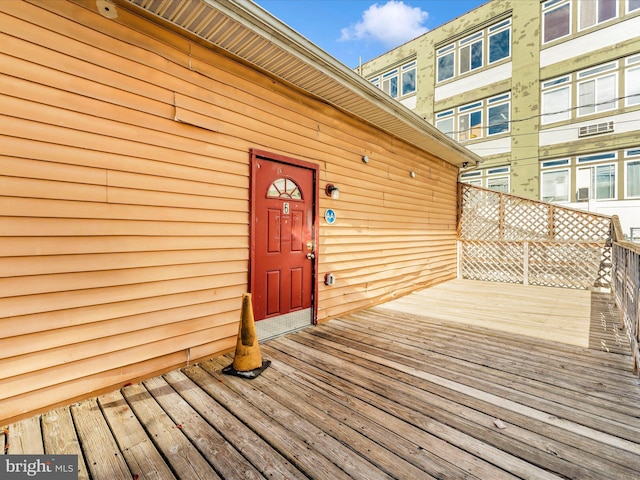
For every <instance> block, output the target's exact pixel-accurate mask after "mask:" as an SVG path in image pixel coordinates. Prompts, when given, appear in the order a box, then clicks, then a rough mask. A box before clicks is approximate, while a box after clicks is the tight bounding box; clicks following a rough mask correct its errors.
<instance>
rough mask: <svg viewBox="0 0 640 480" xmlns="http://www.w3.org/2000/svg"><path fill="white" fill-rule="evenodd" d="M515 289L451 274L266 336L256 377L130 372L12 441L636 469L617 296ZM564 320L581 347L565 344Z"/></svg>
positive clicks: (234, 460) (445, 470)
mask: <svg viewBox="0 0 640 480" xmlns="http://www.w3.org/2000/svg"><path fill="white" fill-rule="evenodd" d="M505 287H507V288H505V289H503V290H502V292H503V293H502V294H501V295H502V296H501V297H497V296H495V295H496V294H493V293H492V294H491V295H488V292H489V290H487V289H490V288H492V286H491V285H487V284H484V283H481V282H471V283H468V282H460V281H455V282H449V283H447V284H445V285H442V286H440V287H436V288H434V289H430V290H431V291H429V290H427V291H425V292H423V293H420V294H414V295H411V296H408V297H404V298H402V299H399V300H397V301H394V302H391V303H390V304H386V305H384V306H381V307H377V308H373V309H370V310H367V311H363V312H360V313H358V314H353V315H350V316H346V317H344V318H340V319H336V320H333V321H331V322H328V323H327V324H324V325H321V326H319V327H314V328H308V329H306V330H305V331H302V332H299V333H295V334H292V335H288V336H286V337H281V338H278V339H274V340H270V341H268V342H266V343H265V344H263V345H262V346H261V351H262V355H263V357H265V358H268V359H270V360H272V366H271V367H270V368H268V369H267V370H266V371H265V372H264V374H263V375H262V376H261V377H259V378H257V379H255V380H251V381H247V380H241V379H238V378H235V377H228V376H223V375H222V374H221V373H220V370H221V368H222V367H223V366H226V365H227V364H228V363H230V361H231V358H230V357H222V358H217V359H212V360H210V361H207V362H204V363H202V364H199V365H193V366H189V367H186V368H183V369H182V370H180V371H173V372H171V373H168V374H166V375H164V376H162V377H156V378H153V379H150V380H148V381H146V382H143V383H142V384H136V385H130V386H126V387H125V388H123V389H122V390H120V391H117V392H113V393H110V394H108V395H103V396H101V397H98V398H97V399H91V400H87V401H83V402H81V403H78V404H74V405H71V406H69V407H65V408H59V409H56V410H54V411H51V412H48V413H46V414H44V415H41V416H38V417H34V418H32V419H29V420H25V421H22V422H20V423H18V424H15V425H11V426H10V427H9V433H8V436H5V440H7V441H8V442H9V445H8V446H7V447H6V448H5V450H6V451H7V452H8V453H40V452H42V451H45V452H47V453H78V454H80V457H79V458H80V459H81V475H80V478H93V479H98V480H100V479H127V480H131V479H132V478H137V479H145V478H162V479H164V478H181V479H191V478H199V479H207V480H209V479H215V478H225V479H251V478H274V479H281V478H291V479H304V478H316V479H322V480H326V479H346V478H361V479H367V480H372V479H382V478H398V479H429V478H438V479H444V478H446V479H454V478H455V479H457V478H467V479H469V478H476V479H485V480H494V479H508V478H529V479H557V478H574V479H581V480H582V479H625V480H626V479H635V478H640V415H639V412H640V384H639V382H638V379H637V378H635V377H633V375H632V373H631V364H630V358H629V357H628V356H626V355H622V354H619V353H613V351H612V350H613V349H612V348H609V349H608V350H609V351H606V349H604V348H603V345H602V343H600V340H605V343H606V342H608V341H611V340H610V338H613V339H614V343H615V335H613V336H611V335H610V334H609V333H607V331H606V329H607V327H608V326H609V325H610V324H609V323H607V322H609V321H611V320H612V319H613V317H608V316H607V317H606V319H605V320H606V321H604V322H603V317H601V316H600V314H601V313H603V314H605V315H615V312H612V311H610V310H609V309H610V303H609V302H608V300H607V297H606V296H604V297H601V296H599V295H598V294H595V295H588V294H587V295H586V297H585V296H584V294H585V293H586V292H577V291H572V290H561V292H562V298H563V299H564V300H563V301H561V302H558V304H557V305H556V307H555V308H551V306H550V305H549V301H550V300H549V297H548V296H547V295H551V294H552V293H551V292H545V291H546V290H547V289H544V291H543V290H538V289H537V288H536V287H523V288H522V289H511V288H509V286H505ZM460 289H462V290H463V294H464V298H466V299H469V298H470V297H471V296H472V295H480V298H484V301H482V302H480V304H475V305H471V306H472V307H473V308H472V309H471V310H469V307H470V306H469V305H467V304H466V303H465V302H466V301H469V300H465V302H463V301H462V298H463V297H462V296H461V295H462V294H461V293H460V291H461V290H460ZM434 292H435V295H436V296H437V297H439V298H441V299H443V300H447V301H446V302H444V304H445V306H446V305H449V306H451V305H456V308H454V309H452V310H450V311H449V312H445V313H443V312H442V311H440V308H441V307H439V306H438V302H436V301H435V300H434V299H433V298H428V297H429V295H430V294H434ZM472 292H473V293H472ZM478 292H484V295H482V294H481V293H478ZM505 292H507V293H505ZM508 292H510V293H508ZM527 292H528V293H527ZM446 295H449V298H448V299H447V298H446V297H445V296H446ZM513 296H515V297H518V298H519V300H517V301H516V300H515V299H514V298H512V297H513ZM584 298H586V301H587V303H588V304H589V305H590V307H589V308H586V309H585V310H582V308H583V307H584V305H583V302H582V300H580V301H578V300H577V299H584ZM594 298H595V299H596V300H597V301H593V299H594ZM574 300H576V302H575V303H574ZM512 301H513V304H510V303H509V302H512ZM440 303H442V302H440ZM523 303H526V304H527V305H528V306H527V307H526V308H525V307H523V306H522V304H523ZM506 305H520V308H521V310H516V309H514V307H513V306H509V307H508V308H509V310H508V312H507V313H508V315H506V316H505V315H501V314H500V312H504V311H505V306H506ZM565 305H567V306H570V308H567V309H565V308H564V306H565ZM594 307H595V308H596V309H599V310H600V311H597V312H595V314H594V312H593V311H592V310H593V308H594ZM523 308H524V310H526V311H523V310H522V309H523ZM578 309H581V310H580V312H581V313H580V314H579V315H578V313H577V312H578ZM541 310H550V311H551V313H549V314H548V317H547V320H544V321H542V320H540V319H538V320H537V321H538V322H542V326H541V327H540V328H533V327H532V326H531V325H532V324H534V323H536V320H535V315H536V313H537V312H540V311H541ZM552 311H555V312H556V313H555V314H553V313H552ZM585 312H586V313H585ZM525 314H526V315H525ZM585 315H586V316H585ZM554 317H555V320H553V318H554ZM567 317H572V318H573V317H576V319H574V320H572V324H573V323H575V324H579V325H581V326H582V327H581V328H582V329H583V330H584V329H586V331H587V336H588V338H587V341H586V344H585V340H584V338H583V337H582V336H580V342H581V343H580V345H575V344H570V343H575V342H570V343H560V342H558V341H555V340H558V339H560V337H563V336H564V337H573V336H574V335H573V334H567V333H566V332H562V330H563V329H564V330H566V329H567V328H568V327H567V323H565V320H566V318H567ZM577 317H581V318H580V319H578V318H577ZM592 317H593V318H592ZM479 318H482V319H483V322H478V319H479ZM509 319H510V322H507V320H509ZM505 322H506V323H505ZM554 322H555V323H554ZM519 323H521V324H522V327H523V328H522V329H521V330H520V329H518V328H517V326H518V324H519ZM554 325H555V326H554ZM571 328H574V327H571ZM576 328H577V327H576ZM554 329H557V330H558V332H560V333H558V335H559V336H558V337H556V338H545V335H543V333H544V332H552V331H553V330H554ZM596 329H600V330H602V332H604V333H602V332H600V331H598V332H596V331H595V330H596ZM578 331H580V329H579V328H578ZM583 333H584V332H582V333H580V335H582V334H583ZM576 335H578V334H576ZM592 336H593V337H594V339H590V337H592ZM619 343H620V345H619V348H620V349H622V348H623V347H624V342H619ZM590 345H591V347H593V348H589V346H590ZM1 439H2V436H1V435H0V440H1Z"/></svg>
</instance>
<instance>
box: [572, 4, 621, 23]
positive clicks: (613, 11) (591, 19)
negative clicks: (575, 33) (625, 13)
mask: <svg viewBox="0 0 640 480" xmlns="http://www.w3.org/2000/svg"><path fill="white" fill-rule="evenodd" d="M617 3H618V2H617V0H589V1H587V2H585V1H582V2H578V10H579V29H580V30H584V29H585V28H589V27H592V26H594V25H598V24H599V23H603V22H606V21H607V20H611V19H612V18H615V17H616V16H617V14H618V12H617Z"/></svg>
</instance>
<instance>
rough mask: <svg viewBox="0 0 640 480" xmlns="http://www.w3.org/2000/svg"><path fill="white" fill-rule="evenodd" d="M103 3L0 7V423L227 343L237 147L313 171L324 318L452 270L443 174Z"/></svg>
mask: <svg viewBox="0 0 640 480" xmlns="http://www.w3.org/2000/svg"><path fill="white" fill-rule="evenodd" d="M76 3H77V4H76ZM117 8H118V13H119V15H118V18H117V19H116V20H115V21H112V20H107V19H105V18H103V17H101V16H100V15H98V14H97V13H95V2H93V1H82V0H79V1H78V2H75V3H74V2H62V1H61V2H21V1H14V0H11V1H5V2H0V23H1V24H2V25H3V29H2V32H0V97H1V98H0V101H1V102H2V109H3V115H2V116H0V145H1V147H2V148H1V149H0V332H2V336H1V337H0V361H1V362H2V368H1V369H0V392H1V393H0V398H1V399H2V405H3V409H2V414H0V416H3V417H7V418H11V417H16V416H19V415H21V414H24V413H26V412H31V411H34V410H37V409H41V408H45V407H48V406H50V405H53V404H57V403H60V402H65V401H68V400H70V399H75V398H80V397H82V396H86V395H89V394H90V393H93V392H97V391H103V390H105V389H109V388H111V387H115V386H120V385H122V384H125V383H127V382H129V381H132V380H133V379H136V378H140V377H144V376H148V375H151V374H153V373H157V372H161V371H165V370H167V369H170V368H173V367H175V366H178V365H182V364H184V363H185V362H187V361H188V360H195V359H198V358H202V357H205V356H210V355H215V354H218V353H220V352H222V351H225V350H227V349H230V348H233V346H234V345H235V336H236V334H237V321H238V319H239V309H240V296H241V294H242V293H244V292H246V291H247V288H248V284H247V281H248V261H249V245H250V243H249V242H250V239H249V230H250V229H249V221H250V219H249V170H250V169H249V149H250V148H258V149H261V150H266V151H271V152H274V153H277V154H282V155H287V156H291V157H294V158H298V159H301V160H305V161H309V162H313V163H316V164H318V165H319V166H320V178H319V188H320V205H319V214H320V217H322V216H323V215H324V211H325V210H326V209H327V208H334V209H335V210H336V212H337V214H338V221H337V223H336V224H335V225H332V226H328V225H326V224H325V222H324V220H323V219H322V218H320V221H319V224H320V245H319V246H318V254H319V257H318V258H319V270H320V276H322V275H324V273H327V272H332V273H334V274H335V275H336V277H337V279H338V282H337V284H336V285H335V286H333V287H326V286H325V285H324V284H322V282H321V281H320V285H319V294H320V295H319V297H320V298H319V312H318V316H319V319H320V320H324V319H327V318H330V317H332V316H336V315H340V314H343V313H346V312H349V311H353V310H357V309H360V308H364V307H367V306H370V305H373V304H376V303H380V302H382V301H384V300H386V299H390V298H393V297H395V296H399V295H403V294H406V293H409V292H410V291H412V290H413V289H415V288H418V287H421V286H426V285H431V284H435V283H439V282H441V281H444V280H447V279H449V278H452V277H453V276H455V260H456V230H455V229H456V225H455V222H456V197H455V195H456V178H457V170H456V169H455V168H454V167H452V166H451V165H449V164H446V163H445V162H443V161H442V160H440V159H436V158H433V157H432V156H431V155H429V154H428V153H425V152H422V151H419V150H417V149H416V148H414V147H412V146H410V145H407V144H405V143H403V142H402V141H400V140H399V139H397V138H395V137H390V136H389V135H386V134H384V133H383V132H381V131H379V130H377V129H376V128H374V127H372V126H371V125H368V124H363V123H362V122H361V121H360V120H358V119H356V118H352V117H349V116H347V115H345V114H343V113H341V112H339V111H338V110H336V109H335V108H333V107H332V106H330V105H327V104H325V103H322V102H318V101H317V100H316V99H314V98H311V97H309V96H306V95H304V94H303V93H301V92H299V91H297V90H295V89H292V88H290V87H289V86H287V85H285V84H283V83H282V82H279V81H278V80H276V79H273V78H268V77H266V76H264V75H263V74H262V73H260V72H257V71H254V70H251V69H250V68H248V67H246V66H243V65H242V64H240V63H237V62H233V61H230V60H229V59H227V58H225V57H223V56H221V55H219V54H218V53H216V52H215V51H213V50H210V49H207V48H205V47H203V46H201V45H197V44H193V43H191V42H189V41H188V40H186V39H184V38H181V37H180V36H178V35H177V34H175V33H172V32H170V31H168V30H164V29H161V28H159V27H157V26H154V25H152V24H150V23H148V22H147V21H146V20H144V19H142V18H141V17H137V16H135V15H132V14H131V13H129V12H127V11H126V9H123V8H121V7H117ZM181 116H182V117H183V118H182V120H183V121H182V122H181V121H180V120H181ZM176 117H177V121H176ZM186 122H190V123H192V124H189V123H186ZM365 154H366V155H368V156H369V158H370V162H369V163H368V164H366V165H365V164H364V163H362V162H361V160H360V159H361V156H362V155H365ZM411 171H414V172H416V177H415V178H411V177H410V175H409V173H410V172H411ZM327 183H335V184H336V185H338V186H339V187H340V191H341V193H340V199H339V200H337V201H334V200H331V199H329V198H328V197H326V195H325V194H324V188H325V185H326V184H327Z"/></svg>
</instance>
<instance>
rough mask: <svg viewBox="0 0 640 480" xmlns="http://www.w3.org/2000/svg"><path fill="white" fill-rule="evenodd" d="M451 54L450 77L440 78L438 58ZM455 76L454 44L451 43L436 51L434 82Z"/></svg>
mask: <svg viewBox="0 0 640 480" xmlns="http://www.w3.org/2000/svg"><path fill="white" fill-rule="evenodd" d="M449 55H451V57H452V60H451V61H452V65H453V71H452V72H451V76H450V77H446V78H443V79H440V59H441V58H444V57H447V56H449ZM455 77H456V45H455V43H452V44H451V45H447V46H446V47H442V48H439V49H438V50H437V52H436V83H440V82H446V81H447V80H451V79H452V78H455Z"/></svg>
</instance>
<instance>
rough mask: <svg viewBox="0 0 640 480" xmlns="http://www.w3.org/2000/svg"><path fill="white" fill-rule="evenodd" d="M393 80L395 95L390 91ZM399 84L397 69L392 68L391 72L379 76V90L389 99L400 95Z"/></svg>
mask: <svg viewBox="0 0 640 480" xmlns="http://www.w3.org/2000/svg"><path fill="white" fill-rule="evenodd" d="M394 80H395V95H393V92H392V91H391V87H392V85H393V83H394ZM399 82H400V75H399V69H397V68H394V69H393V70H389V71H388V72H386V73H383V74H382V75H381V76H380V88H381V89H382V91H383V92H384V93H386V94H387V95H389V96H390V97H391V98H398V96H399V94H400V85H399Z"/></svg>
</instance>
